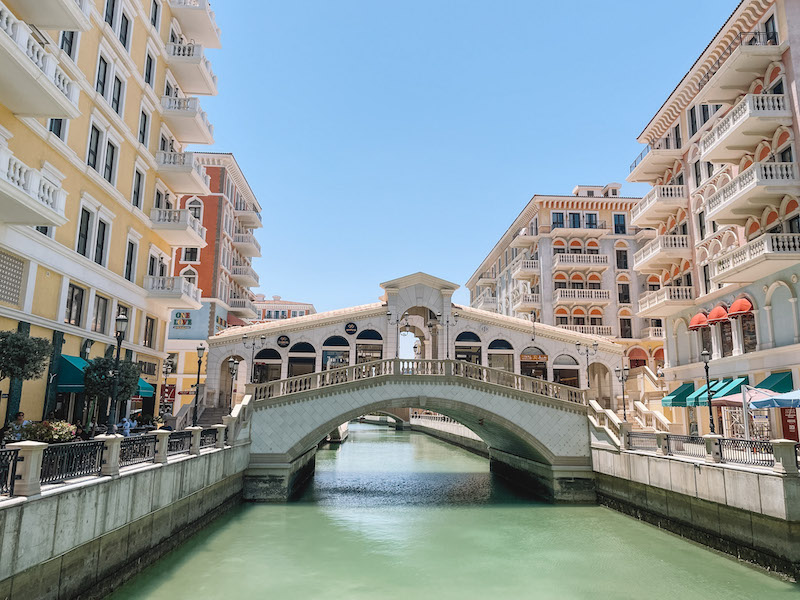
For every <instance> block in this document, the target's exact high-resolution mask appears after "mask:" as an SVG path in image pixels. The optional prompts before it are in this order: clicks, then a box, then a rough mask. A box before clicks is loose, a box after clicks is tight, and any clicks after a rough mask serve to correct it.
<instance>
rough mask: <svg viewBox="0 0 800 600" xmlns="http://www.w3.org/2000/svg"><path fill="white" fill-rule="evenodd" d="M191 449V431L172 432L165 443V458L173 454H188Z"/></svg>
mask: <svg viewBox="0 0 800 600" xmlns="http://www.w3.org/2000/svg"><path fill="white" fill-rule="evenodd" d="M191 449H192V432H191V431H173V432H172V433H170V434H169V441H168V442H167V456H171V455H173V454H188V453H189V452H190V451H191Z"/></svg>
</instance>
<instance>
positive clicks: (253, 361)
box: [242, 333, 267, 383]
mask: <svg viewBox="0 0 800 600" xmlns="http://www.w3.org/2000/svg"><path fill="white" fill-rule="evenodd" d="M258 339H259V340H260V341H261V344H260V347H261V348H263V347H264V343H265V342H266V341H267V336H266V335H262V336H261V337H260V338H258ZM248 340H250V344H249V345H248V343H247V342H248ZM242 344H244V347H245V348H249V349H250V379H249V382H250V383H253V382H254V381H255V379H256V338H254V337H253V338H251V337H250V336H248V335H247V334H246V333H245V334H244V335H243V336H242Z"/></svg>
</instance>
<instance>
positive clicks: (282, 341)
mask: <svg viewBox="0 0 800 600" xmlns="http://www.w3.org/2000/svg"><path fill="white" fill-rule="evenodd" d="M277 343H278V347H279V348H286V347H287V346H288V345H289V344H291V343H292V341H291V340H290V339H289V336H288V335H282V336H279V337H278V342H277Z"/></svg>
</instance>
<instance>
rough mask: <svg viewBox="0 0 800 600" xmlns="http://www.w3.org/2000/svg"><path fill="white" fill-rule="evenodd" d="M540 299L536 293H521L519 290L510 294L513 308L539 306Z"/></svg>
mask: <svg viewBox="0 0 800 600" xmlns="http://www.w3.org/2000/svg"><path fill="white" fill-rule="evenodd" d="M541 303H542V298H541V296H540V295H539V294H536V293H522V292H520V291H519V290H514V291H513V292H512V293H511V304H512V305H513V306H515V307H516V306H521V305H523V304H528V305H530V304H541Z"/></svg>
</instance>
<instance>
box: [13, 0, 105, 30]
mask: <svg viewBox="0 0 800 600" xmlns="http://www.w3.org/2000/svg"><path fill="white" fill-rule="evenodd" d="M90 1H91V0H5V4H6V5H7V6H8V7H9V8H10V9H11V10H12V11H13V12H14V14H15V15H16V16H17V18H18V19H20V20H21V21H24V22H25V23H27V24H29V25H33V26H35V27H37V28H38V29H41V30H45V29H56V30H60V31H88V30H89V29H91V27H92V25H91V22H90V20H89V19H90V15H91V6H90V4H89V3H90Z"/></svg>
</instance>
